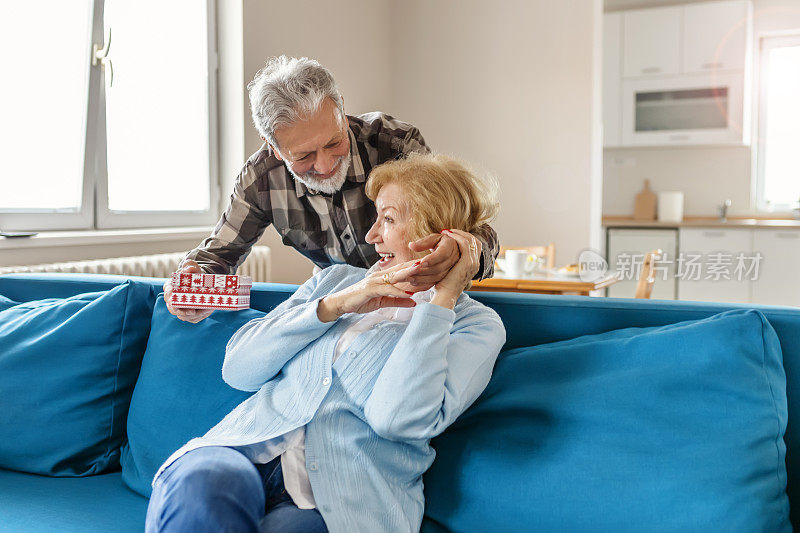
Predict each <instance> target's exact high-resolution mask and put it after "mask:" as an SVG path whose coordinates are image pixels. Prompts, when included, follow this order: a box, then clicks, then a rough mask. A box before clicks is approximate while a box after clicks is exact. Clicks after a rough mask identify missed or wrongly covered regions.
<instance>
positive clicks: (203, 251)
mask: <svg viewBox="0 0 800 533" xmlns="http://www.w3.org/2000/svg"><path fill="white" fill-rule="evenodd" d="M347 118H348V120H349V122H350V131H349V134H350V155H351V156H352V158H351V160H352V163H351V165H350V169H349V170H348V172H347V178H346V180H345V182H344V185H342V188H341V189H340V190H339V191H337V192H336V193H335V194H333V195H329V194H324V193H321V192H316V191H314V190H310V189H308V188H306V186H305V185H303V184H302V183H300V182H299V181H297V180H295V179H294V178H293V177H292V175H291V174H290V173H289V171H288V169H287V168H286V166H285V165H284V163H283V162H282V161H280V160H278V159H277V158H276V157H275V156H274V155H272V153H271V151H270V149H269V147H268V146H267V145H266V144H264V145H263V146H262V147H261V148H260V149H259V151H258V152H256V153H255V154H253V155H252V156H251V157H250V159H248V160H247V163H245V165H244V168H243V169H242V171H241V172H240V173H239V176H238V177H237V178H236V183H235V184H234V190H233V194H232V195H231V203H230V205H228V208H227V209H226V210H225V213H223V215H222V218H220V220H219V222H218V223H217V225H216V227H215V228H214V231H213V232H212V233H211V235H210V236H209V237H208V238H207V239H205V240H203V242H202V243H200V246H198V247H197V248H195V249H194V250H192V251H191V252H189V253H188V254H187V256H186V257H185V258H184V261H186V260H188V259H192V260H195V261H197V262H198V263H199V264H200V267H201V268H202V269H203V270H204V271H205V272H209V273H217V274H232V273H234V272H235V271H236V269H237V268H238V266H239V265H240V264H242V262H243V261H244V260H245V258H246V257H247V254H248V253H249V251H250V248H251V247H252V246H253V245H254V244H255V243H256V242H257V241H258V239H259V237H261V234H262V233H264V230H265V229H266V228H267V226H269V225H270V224H273V225H274V226H275V229H276V230H278V233H279V234H280V235H281V237H282V239H283V243H284V244H286V245H289V246H292V247H294V248H295V249H296V250H297V251H299V252H300V253H301V254H303V255H304V256H306V257H307V258H309V259H310V260H311V261H312V262H313V263H314V264H316V265H317V266H319V267H321V268H325V267H327V266H330V265H331V264H334V263H347V264H350V265H353V266H359V267H363V268H369V267H370V266H372V265H373V264H374V263H375V262H376V261H377V260H378V259H379V256H378V254H377V253H376V252H375V246H374V245H372V244H367V242H366V235H367V232H368V231H369V229H370V227H372V224H373V223H374V222H375V219H376V218H377V212H376V210H375V204H373V202H372V200H370V199H369V198H367V195H366V192H365V185H366V180H367V176H368V175H369V173H370V171H371V170H372V168H373V167H375V166H376V165H379V164H381V163H384V162H386V161H390V160H393V159H397V158H399V157H401V156H403V155H404V154H408V153H410V152H422V153H428V152H430V149H429V148H428V147H427V146H426V145H425V141H424V139H423V138H422V135H421V134H420V132H419V130H418V129H417V128H415V127H414V126H412V125H410V124H407V123H405V122H401V121H399V120H395V119H394V118H392V117H391V116H389V115H385V114H383V113H379V112H374V113H367V114H364V115H359V116H357V117H354V116H348V117H347ZM475 237H477V238H478V239H479V240H480V241H481V243H482V244H483V254H482V257H481V266H480V269H479V271H478V275H477V276H476V278H477V279H483V278H486V277H491V276H492V274H493V273H494V259H495V258H496V257H497V253H498V251H499V247H498V243H497V234H496V233H495V231H494V230H493V229H492V228H491V227H489V226H483V227H481V228H479V229H478V230H477V231H476V232H475Z"/></svg>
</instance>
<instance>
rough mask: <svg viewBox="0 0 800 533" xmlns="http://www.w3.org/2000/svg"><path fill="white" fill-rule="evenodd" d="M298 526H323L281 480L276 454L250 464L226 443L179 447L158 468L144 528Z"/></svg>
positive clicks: (313, 532) (315, 530) (312, 529)
mask: <svg viewBox="0 0 800 533" xmlns="http://www.w3.org/2000/svg"><path fill="white" fill-rule="evenodd" d="M156 531H167V532H169V531H191V532H203V531H209V532H214V533H217V532H220V531H230V532H237V533H238V532H250V531H260V532H281V533H284V532H290V533H291V532H298V533H299V532H303V533H324V532H327V531H328V529H327V528H326V527H325V522H324V521H323V520H322V515H320V514H319V511H317V510H316V509H299V508H298V507H297V506H296V505H295V504H294V502H293V501H292V498H291V497H290V496H289V494H288V493H287V492H286V488H285V487H284V486H283V472H282V471H281V459H280V456H278V457H276V458H275V459H273V460H272V461H270V462H269V463H265V464H253V463H251V462H250V460H249V459H248V458H247V457H245V456H244V455H243V454H241V453H239V452H238V451H236V450H234V449H233V448H228V447H227V446H207V447H203V448H197V449H194V450H192V451H190V452H187V453H185V454H184V455H182V456H181V457H180V458H178V459H177V460H176V461H175V462H174V463H172V464H171V465H169V467H168V468H167V469H166V470H164V472H162V473H161V476H159V478H158V480H157V481H156V484H155V487H153V494H152V495H151V496H150V503H149V505H148V507H147V519H146V522H145V532H146V533H151V532H156Z"/></svg>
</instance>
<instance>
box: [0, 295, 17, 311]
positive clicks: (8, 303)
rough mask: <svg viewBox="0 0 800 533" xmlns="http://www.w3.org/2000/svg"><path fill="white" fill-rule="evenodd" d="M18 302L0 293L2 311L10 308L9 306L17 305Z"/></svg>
mask: <svg viewBox="0 0 800 533" xmlns="http://www.w3.org/2000/svg"><path fill="white" fill-rule="evenodd" d="M18 303H19V302H15V301H14V300H11V299H9V298H6V297H5V296H3V295H2V294H0V311H4V310H6V309H8V308H9V307H13V306H15V305H17V304H18Z"/></svg>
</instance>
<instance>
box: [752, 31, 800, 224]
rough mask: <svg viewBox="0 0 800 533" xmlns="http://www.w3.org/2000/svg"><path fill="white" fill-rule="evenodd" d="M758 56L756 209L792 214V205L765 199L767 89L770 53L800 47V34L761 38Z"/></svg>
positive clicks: (754, 145) (776, 34) (763, 36)
mask: <svg viewBox="0 0 800 533" xmlns="http://www.w3.org/2000/svg"><path fill="white" fill-rule="evenodd" d="M758 43H759V44H758V45H759V55H758V110H757V112H756V116H757V121H758V124H757V128H758V129H757V132H758V134H757V135H756V139H757V142H755V143H753V159H754V163H755V164H754V167H755V187H754V188H755V198H756V209H757V210H758V211H766V212H769V213H790V212H791V211H792V208H793V205H792V203H785V204H774V203H771V202H768V201H766V200H765V199H764V180H765V176H764V170H765V167H766V132H767V113H766V109H767V94H768V92H767V88H768V83H769V79H768V76H767V75H766V69H767V68H769V51H770V50H772V49H774V48H782V47H785V46H800V32H796V31H792V32H780V33H767V34H764V35H761V36H759V40H758Z"/></svg>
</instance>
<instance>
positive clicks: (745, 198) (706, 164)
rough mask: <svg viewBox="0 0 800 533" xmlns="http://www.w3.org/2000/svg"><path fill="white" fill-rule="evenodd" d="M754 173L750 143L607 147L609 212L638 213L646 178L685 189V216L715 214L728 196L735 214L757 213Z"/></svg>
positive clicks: (661, 186) (662, 187) (660, 186)
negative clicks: (635, 207)
mask: <svg viewBox="0 0 800 533" xmlns="http://www.w3.org/2000/svg"><path fill="white" fill-rule="evenodd" d="M750 176H751V149H750V147H738V146H736V147H686V148H677V147H670V148H626V149H606V150H604V154H603V215H606V216H608V215H633V203H634V197H635V196H636V194H637V193H638V192H639V191H641V190H642V186H643V184H644V180H645V179H649V180H650V187H651V189H652V190H653V192H655V193H659V192H663V191H681V192H683V193H684V216H715V215H716V214H717V206H718V205H719V204H721V203H722V202H723V201H724V200H725V199H727V198H729V199H730V200H731V202H732V204H731V207H730V208H729V209H728V215H729V216H743V215H755V214H758V213H757V212H756V211H755V208H751V205H750V204H751V196H752V193H751V181H750ZM762 214H763V213H762Z"/></svg>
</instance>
